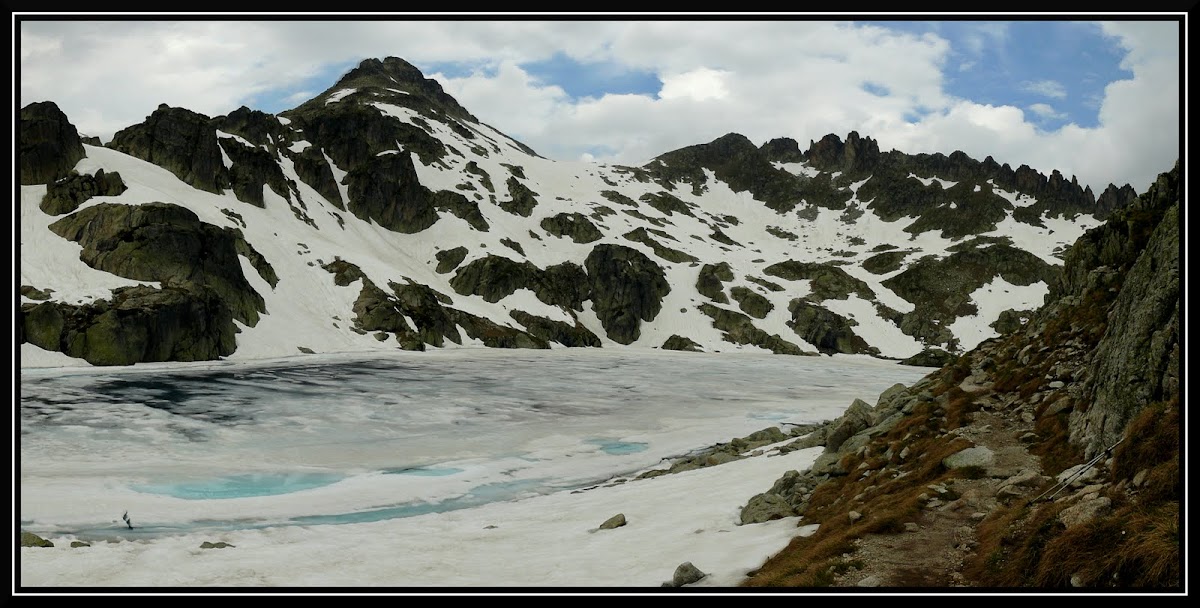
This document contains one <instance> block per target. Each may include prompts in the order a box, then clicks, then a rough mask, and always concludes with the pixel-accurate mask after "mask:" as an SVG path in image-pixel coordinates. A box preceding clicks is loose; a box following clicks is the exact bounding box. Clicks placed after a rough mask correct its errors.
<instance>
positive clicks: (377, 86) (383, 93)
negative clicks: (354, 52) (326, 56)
mask: <svg viewBox="0 0 1200 608" xmlns="http://www.w3.org/2000/svg"><path fill="white" fill-rule="evenodd" d="M356 93H369V94H370V96H371V98H372V99H375V98H380V97H384V98H386V97H395V96H396V95H402V96H405V97H408V99H404V100H403V101H404V102H405V103H403V104H402V105H406V106H413V105H423V106H428V108H427V109H434V110H437V111H440V112H444V113H445V114H447V115H450V116H454V117H456V118H464V119H468V120H471V121H472V122H479V119H477V118H475V117H474V116H472V115H471V113H470V112H468V111H467V110H466V108H464V107H462V106H461V105H459V103H458V101H457V100H456V99H454V98H453V97H451V96H450V94H448V93H446V91H445V90H443V89H442V85H440V84H438V82H437V81H436V80H434V79H432V78H426V77H425V75H424V74H422V73H421V70H419V69H417V67H416V66H414V65H413V64H411V63H409V62H407V61H405V60H403V59H401V58H399V57H386V58H384V59H375V58H370V59H364V60H362V61H361V62H360V63H359V64H358V66H357V67H355V68H353V69H351V70H350V71H349V72H346V74H345V75H344V76H342V77H341V78H340V79H338V81H337V83H336V84H334V85H333V86H332V87H329V88H328V89H326V90H325V91H324V92H323V93H321V94H320V95H318V96H316V97H315V98H313V99H311V100H309V101H307V102H305V103H304V104H303V105H301V106H300V107H298V108H296V110H302V109H304V108H305V107H306V106H311V105H314V104H316V105H318V106H324V105H325V104H327V103H330V102H331V101H337V100H339V99H341V98H343V97H345V96H349V95H353V94H356ZM414 98H415V99H414ZM418 100H419V101H418ZM414 102H416V103H415V104H414ZM421 102H424V103H421ZM414 109H418V110H420V109H423V108H414Z"/></svg>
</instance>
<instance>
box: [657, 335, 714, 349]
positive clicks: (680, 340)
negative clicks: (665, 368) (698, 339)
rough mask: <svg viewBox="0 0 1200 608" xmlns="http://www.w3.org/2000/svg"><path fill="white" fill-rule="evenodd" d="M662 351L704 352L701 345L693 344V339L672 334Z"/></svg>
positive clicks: (664, 343)
mask: <svg viewBox="0 0 1200 608" xmlns="http://www.w3.org/2000/svg"><path fill="white" fill-rule="evenodd" d="M662 349H663V350H685V351H688V352H693V353H700V352H704V349H703V348H701V346H700V345H699V344H696V343H695V342H693V341H692V339H691V338H687V337H684V336H681V335H679V334H671V337H670V338H667V341H666V342H663V345H662Z"/></svg>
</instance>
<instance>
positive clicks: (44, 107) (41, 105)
mask: <svg viewBox="0 0 1200 608" xmlns="http://www.w3.org/2000/svg"><path fill="white" fill-rule="evenodd" d="M18 133H19V134H20V137H19V140H20V142H19V149H18V158H20V159H21V184H22V185H32V184H48V183H51V182H53V181H55V180H58V179H60V178H62V177H66V176H67V175H69V174H70V173H71V170H72V169H74V168H75V164H76V163H78V162H79V161H80V160H81V159H82V158H83V157H84V156H85V155H86V154H85V152H84V149H83V143H82V142H81V141H80V139H79V131H78V130H76V129H75V125H73V124H71V121H69V120H67V115H66V114H63V112H62V110H60V109H59V108H58V106H57V105H55V104H54V102H51V101H42V102H37V103H31V104H29V105H27V106H25V107H24V108H21V122H20V128H19V130H18Z"/></svg>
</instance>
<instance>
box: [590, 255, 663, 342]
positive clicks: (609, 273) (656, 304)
mask: <svg viewBox="0 0 1200 608" xmlns="http://www.w3.org/2000/svg"><path fill="white" fill-rule="evenodd" d="M584 267H585V268H586V269H587V276H588V279H589V281H590V283H591V300H592V309H593V310H594V311H595V313H596V316H597V317H598V318H599V319H600V323H601V325H603V326H604V331H605V332H606V333H608V337H609V338H611V339H613V340H614V341H616V342H619V343H621V344H631V343H632V342H633V341H634V340H637V339H638V337H639V336H640V335H641V330H640V329H639V327H638V326H639V325H640V324H641V321H653V320H654V318H655V317H657V316H658V313H659V311H660V310H661V309H662V299H663V297H664V296H666V295H667V294H668V293H670V292H671V285H670V284H669V283H667V279H666V276H665V275H664V274H663V270H662V268H661V267H659V265H658V264H655V263H654V261H653V260H651V259H650V258H648V257H646V255H645V254H643V253H642V252H640V251H638V250H636V249H632V248H630V247H625V246H624V245H597V246H596V247H594V248H593V249H592V252H591V253H590V254H588V257H587V260H586V261H585V262H584Z"/></svg>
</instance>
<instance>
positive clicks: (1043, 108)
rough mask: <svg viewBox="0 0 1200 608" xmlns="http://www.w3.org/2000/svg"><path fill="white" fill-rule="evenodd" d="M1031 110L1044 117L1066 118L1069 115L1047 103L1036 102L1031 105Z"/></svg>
mask: <svg viewBox="0 0 1200 608" xmlns="http://www.w3.org/2000/svg"><path fill="white" fill-rule="evenodd" d="M1029 111H1030V112H1033V113H1034V114H1037V115H1038V116H1040V117H1042V118H1066V117H1067V115H1066V114H1064V113H1062V112H1059V111H1057V110H1055V109H1054V106H1052V105H1050V104H1047V103H1035V104H1031V105H1030V106H1029Z"/></svg>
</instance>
